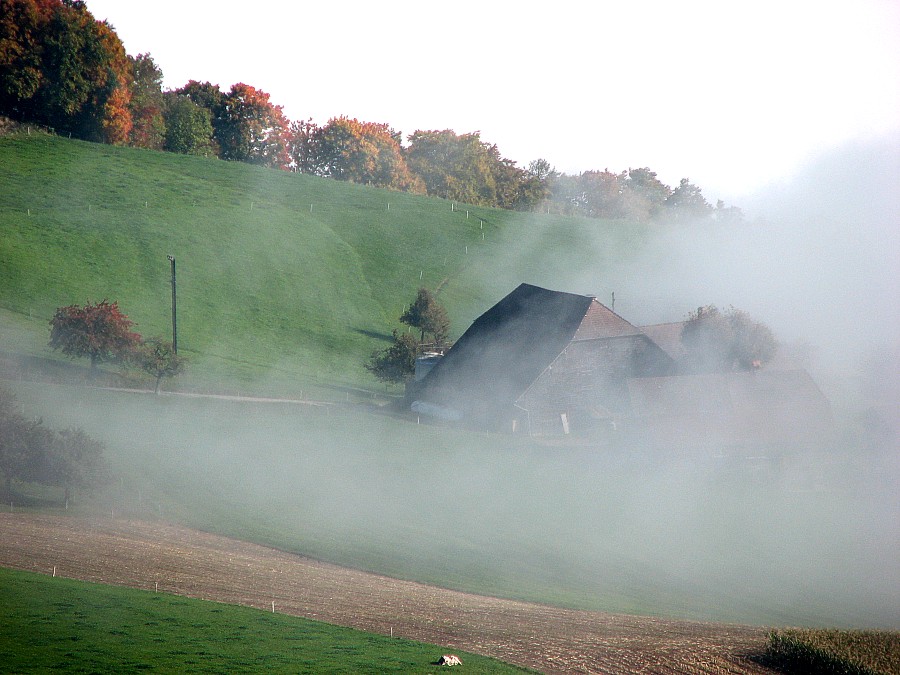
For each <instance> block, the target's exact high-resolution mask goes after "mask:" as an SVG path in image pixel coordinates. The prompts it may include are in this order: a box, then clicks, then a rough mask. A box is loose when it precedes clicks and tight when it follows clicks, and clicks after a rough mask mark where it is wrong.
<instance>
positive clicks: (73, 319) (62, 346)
mask: <svg viewBox="0 0 900 675" xmlns="http://www.w3.org/2000/svg"><path fill="white" fill-rule="evenodd" d="M133 325H134V322H133V321H131V320H130V319H129V318H128V317H127V316H125V315H124V314H122V312H121V311H120V310H119V305H118V303H117V302H107V301H106V300H103V301H101V302H98V303H95V304H90V303H88V304H86V305H84V306H83V307H80V306H78V305H69V306H68V307H60V308H58V309H57V310H56V314H54V315H53V318H52V319H51V320H50V346H51V347H52V348H53V349H59V350H60V351H62V353H63V354H65V355H66V356H70V357H73V358H75V357H80V356H87V357H88V358H90V359H91V370H95V369H96V367H97V364H98V363H102V362H105V361H120V360H123V359H125V358H126V357H127V356H128V355H129V354H130V353H131V352H132V351H133V350H134V349H135V348H137V346H138V345H140V343H141V336H140V335H139V334H138V333H135V332H133V331H132V330H131V327H132V326H133Z"/></svg>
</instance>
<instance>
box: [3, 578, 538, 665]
mask: <svg viewBox="0 0 900 675" xmlns="http://www.w3.org/2000/svg"><path fill="white" fill-rule="evenodd" d="M0 604H2V606H3V612H2V616H0V663H2V664H3V665H2V667H3V670H4V671H5V672H15V673H46V672H54V673H87V672H91V673H113V672H114V673H140V672H146V671H152V672H170V673H176V672H177V673H236V672H263V671H264V672H272V673H351V672H352V673H387V672H416V673H429V672H440V671H441V669H442V667H441V666H438V665H435V662H436V661H437V660H438V659H439V658H440V656H441V654H443V653H445V652H446V649H443V648H441V647H439V646H435V645H428V644H423V643H418V642H413V641H411V640H403V639H397V638H388V637H384V636H379V635H372V634H370V633H363V632H361V631H355V630H352V629H350V628H343V627H339V626H333V625H330V624H327V623H322V622H318V621H310V620H306V619H301V618H297V617H292V616H286V615H283V614H272V613H268V612H265V611H261V610H257V609H251V608H248V607H238V606H234V605H225V604H220V603H215V602H208V601H203V600H190V599H187V598H180V597H177V596H173V595H167V594H164V593H153V592H151V591H140V590H133V589H126V588H118V587H115V586H105V585H101V584H91V583H86V582H82V581H75V580H71V579H58V578H52V577H47V576H46V575H39V574H34V573H31V572H19V571H13V570H5V569H0ZM461 658H462V660H463V663H464V665H465V672H473V673H521V672H527V671H525V670H524V669H522V668H517V667H515V666H511V665H507V664H504V663H502V662H500V661H495V660H493V659H489V658H487V657H484V656H478V655H475V654H465V653H463V654H461Z"/></svg>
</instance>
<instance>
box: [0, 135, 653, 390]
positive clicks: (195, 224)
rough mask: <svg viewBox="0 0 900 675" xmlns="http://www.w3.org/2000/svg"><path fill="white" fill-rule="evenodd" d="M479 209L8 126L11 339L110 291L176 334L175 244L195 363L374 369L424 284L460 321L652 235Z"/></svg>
mask: <svg viewBox="0 0 900 675" xmlns="http://www.w3.org/2000/svg"><path fill="white" fill-rule="evenodd" d="M388 204H389V205H390V206H388ZM466 208H467V207H465V206H461V207H457V210H452V209H451V205H450V203H449V202H446V201H443V200H438V199H429V198H423V197H414V196H410V195H406V194H399V193H394V192H389V191H384V190H377V189H373V188H369V187H365V186H358V185H350V184H344V183H338V182H336V181H330V180H324V179H319V178H314V177H309V176H302V175H296V174H286V173H282V172H278V171H272V170H267V169H261V168H258V167H252V166H248V165H244V164H236V163H226V162H221V161H217V160H208V159H203V158H194V157H185V156H177V155H172V154H166V153H158V152H150V151H143V150H135V149H128V148H115V147H110V146H103V145H95V144H89V143H82V142H77V141H70V140H65V139H60V138H55V137H50V136H43V135H31V136H27V135H19V136H10V137H5V138H0V311H2V310H6V311H4V312H3V314H2V316H0V318H2V323H3V324H7V325H8V326H11V328H9V329H8V330H7V331H6V332H4V333H3V334H2V335H0V339H2V341H3V344H2V345H0V347H5V348H7V349H10V348H11V349H13V350H14V351H25V352H31V353H35V352H38V353H39V352H40V350H41V349H43V344H44V342H45V340H46V331H47V326H46V321H47V320H48V319H49V317H50V316H51V315H52V313H53V311H54V309H55V308H56V307H58V306H61V305H66V304H71V303H79V304H80V303H84V302H86V301H88V300H99V299H102V298H107V299H110V300H118V301H119V304H120V306H121V307H122V309H123V310H124V311H125V312H126V313H127V314H128V315H129V317H130V318H132V319H133V320H134V321H136V322H137V323H138V331H139V332H141V333H142V334H143V335H145V336H152V335H168V334H169V333H170V330H171V328H170V324H169V321H170V286H169V264H168V261H167V260H166V255H168V254H172V255H174V256H175V257H176V259H177V265H178V270H177V271H178V310H179V346H180V347H181V348H182V349H184V350H185V351H186V353H187V354H188V355H189V356H191V357H192V360H193V363H194V365H193V368H192V375H191V377H192V378H194V379H201V380H202V379H204V378H206V379H209V378H211V377H214V376H221V377H222V378H224V379H241V380H244V381H247V380H249V379H253V378H259V377H263V376H270V377H274V378H275V379H279V380H281V381H282V383H284V382H288V381H292V382H301V381H302V380H304V379H306V380H307V381H315V379H316V378H321V379H322V380H324V381H329V382H340V383H343V384H352V385H359V384H371V380H370V378H369V377H368V376H367V374H366V373H365V371H364V370H363V369H362V367H361V362H362V361H363V360H364V359H365V358H366V357H367V356H368V354H369V353H370V352H371V351H372V350H373V349H375V348H378V347H379V346H381V345H382V344H383V342H382V341H381V340H382V339H383V338H384V337H385V336H388V335H389V334H390V331H391V329H392V328H394V327H397V326H399V324H398V323H397V321H396V318H397V316H399V314H400V312H401V311H402V309H403V307H404V305H405V304H406V303H408V302H409V301H410V300H411V299H412V298H413V297H414V294H415V290H416V289H417V288H418V286H419V285H420V284H424V285H426V286H428V287H430V288H432V289H436V288H438V287H440V289H441V298H442V300H443V301H444V302H445V304H446V305H447V306H448V309H449V311H450V314H451V316H452V317H453V318H454V330H455V332H456V334H457V335H458V334H459V333H460V332H461V331H462V330H464V329H465V327H466V326H467V325H468V324H469V323H470V321H471V320H472V319H473V318H474V317H475V316H477V315H478V314H479V313H481V312H482V311H484V310H485V309H486V308H487V307H489V306H490V305H491V304H493V303H494V302H495V301H496V300H497V299H498V298H499V297H501V296H502V295H504V294H505V293H507V292H508V291H509V290H511V289H512V288H513V287H515V286H516V285H517V284H518V283H520V282H522V281H529V282H532V283H543V284H547V285H550V286H553V287H556V288H561V289H566V290H583V291H585V292H587V291H589V290H590V289H582V288H567V287H566V284H567V280H569V281H572V280H574V279H576V278H577V271H579V270H580V271H581V272H582V273H583V272H585V271H586V270H594V271H595V272H596V270H598V269H602V263H603V261H604V260H610V259H612V258H614V257H621V256H622V255H623V254H625V252H627V251H628V250H629V249H631V248H633V247H634V246H635V245H636V244H637V243H638V242H639V239H640V228H638V227H637V226H633V225H628V224H623V223H607V222H601V221H596V220H591V221H585V220H578V219H571V218H555V217H554V218H551V217H547V216H535V215H522V214H515V213H511V212H505V211H499V210H492V209H475V208H470V209H469V210H468V211H467V210H466ZM597 235H600V236H599V237H598V236H597ZM482 237H483V238H482ZM597 242H600V243H599V244H598V243H597ZM513 243H515V246H513V245H512V244H513ZM573 256H574V258H573ZM594 278H598V277H596V276H595V277H594ZM16 314H17V315H18V316H14V315H16ZM301 386H309V382H306V383H305V384H304V385H301ZM287 387H288V388H290V385H287Z"/></svg>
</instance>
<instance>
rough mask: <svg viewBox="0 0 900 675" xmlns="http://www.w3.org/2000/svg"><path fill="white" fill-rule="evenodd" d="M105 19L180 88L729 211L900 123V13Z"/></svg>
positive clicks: (276, 1) (884, 3)
mask: <svg viewBox="0 0 900 675" xmlns="http://www.w3.org/2000/svg"><path fill="white" fill-rule="evenodd" d="M87 5H88V9H89V10H90V11H91V12H92V13H93V15H94V16H95V17H96V18H97V19H101V20H102V19H106V20H108V21H109V22H110V23H111V24H112V25H113V27H114V28H115V29H116V31H117V33H118V35H119V37H120V38H121V39H122V41H123V42H124V44H125V48H126V50H127V51H128V53H129V54H132V55H135V54H138V53H145V52H149V53H150V54H151V55H152V56H153V58H154V60H155V61H156V63H157V65H158V66H159V67H160V68H161V69H162V71H163V74H164V76H165V80H164V86H165V87H166V88H177V87H180V86H182V85H183V84H185V83H186V82H187V81H188V80H189V79H195V80H199V81H210V82H212V83H214V84H218V85H219V86H220V87H221V88H222V89H223V90H228V89H229V88H230V86H231V85H232V84H234V83H236V82H246V83H247V84H250V85H252V86H254V87H257V88H258V89H262V90H263V91H266V92H267V93H269V94H270V97H271V100H272V102H273V103H276V104H278V105H282V106H283V107H284V111H285V113H286V114H287V116H288V117H289V118H290V119H292V120H299V119H306V118H312V119H313V120H314V121H315V122H317V123H320V124H324V123H326V122H327V121H328V120H329V119H330V118H331V117H334V116H338V115H347V116H350V117H356V118H358V119H360V120H363V121H367V122H385V123H388V124H390V125H391V126H392V127H393V128H394V129H396V130H398V131H401V132H403V134H404V136H406V135H408V134H410V133H412V132H413V131H415V130H417V129H446V128H449V129H453V130H454V131H456V132H457V133H465V132H470V131H476V130H480V131H481V139H482V140H483V141H486V142H490V143H496V144H497V146H498V147H499V149H500V152H501V154H502V155H503V156H505V157H509V158H510V159H513V160H515V161H517V162H518V163H519V165H520V166H526V165H527V163H528V162H529V161H530V160H532V159H536V158H539V157H543V158H546V159H547V160H549V161H550V163H551V164H552V165H554V166H555V167H556V168H557V169H558V170H560V171H564V172H566V173H578V172H580V171H585V170H589V169H603V168H609V169H610V170H613V171H620V170H622V169H626V168H628V167H641V166H649V167H650V168H651V169H653V170H655V171H657V172H658V173H659V176H660V178H661V179H662V180H663V181H664V182H665V183H667V184H669V185H672V186H675V185H677V184H678V181H679V179H680V178H682V177H689V178H690V179H691V181H692V182H694V183H696V184H697V185H699V186H700V187H701V188H703V192H704V194H705V195H706V197H707V199H709V200H710V201H713V202H715V200H716V199H717V198H719V197H721V198H723V199H725V200H726V201H728V202H730V203H739V201H738V200H739V197H740V196H741V195H744V194H747V193H749V192H751V191H752V190H754V189H756V188H759V187H760V186H762V185H763V184H766V183H770V182H772V181H774V180H777V179H779V178H781V177H784V176H789V175H790V174H791V173H792V172H793V171H795V170H796V169H797V168H798V167H799V166H801V165H802V164H803V163H805V162H807V161H809V160H810V159H812V158H814V157H816V156H817V155H819V154H821V153H823V152H825V151H827V150H828V149H830V148H833V147H836V146H838V145H840V144H842V143H844V142H846V141H850V140H858V139H865V138H869V137H874V136H878V135H881V134H883V133H885V132H889V131H895V130H896V129H897V128H898V126H900V2H896V0H841V1H836V0H817V1H813V2H806V1H792V0H759V1H754V2H750V1H746V0H744V1H742V2H736V1H735V2H727V1H724V2H723V1H722V0H680V1H678V2H672V1H671V0H645V1H643V2H641V1H638V0H615V1H614V2H607V1H606V0H595V1H593V2H587V1H580V2H579V1H576V0H556V1H555V2H552V3H540V4H538V3H534V4H532V3H521V2H499V1H492V0H481V1H480V2H473V1H471V0H456V1H455V2H452V3H449V2H448V3H439V2H421V1H412V0H382V1H381V2H371V1H370V2H361V1H358V0H345V1H344V2H340V3H332V2H318V3H310V2H296V1H295V2H290V1H287V0H284V1H282V0H257V2H254V3H246V2H230V1H218V2H213V1H210V0H198V1H193V0H187V1H185V0H181V1H179V2H175V1H174V0H156V2H153V3H135V2H123V1H122V0H87Z"/></svg>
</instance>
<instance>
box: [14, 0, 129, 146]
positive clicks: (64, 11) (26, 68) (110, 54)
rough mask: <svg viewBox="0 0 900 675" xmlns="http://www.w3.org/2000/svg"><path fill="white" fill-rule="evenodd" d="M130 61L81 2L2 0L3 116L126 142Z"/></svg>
mask: <svg viewBox="0 0 900 675" xmlns="http://www.w3.org/2000/svg"><path fill="white" fill-rule="evenodd" d="M130 87H131V65H130V63H129V61H128V57H127V55H126V53H125V48H124V47H123V45H122V41H121V40H120V39H119V37H118V36H117V35H116V33H115V31H114V30H113V29H112V27H111V26H110V25H109V24H108V23H106V22H105V21H97V20H95V19H94V17H93V15H91V13H90V12H89V11H88V10H87V7H86V6H85V4H84V2H80V1H79V0H67V1H63V0H0V114H3V115H7V116H9V117H11V118H13V119H16V120H21V121H32V122H36V123H38V124H43V125H46V126H49V127H52V128H54V129H56V131H57V132H62V133H69V134H71V135H72V136H75V137H77V138H82V139H86V140H92V141H100V142H104V143H113V144H124V143H126V142H127V141H128V137H129V133H130V132H131V124H132V123H131V112H130V110H129V104H130V101H131V89H130Z"/></svg>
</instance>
